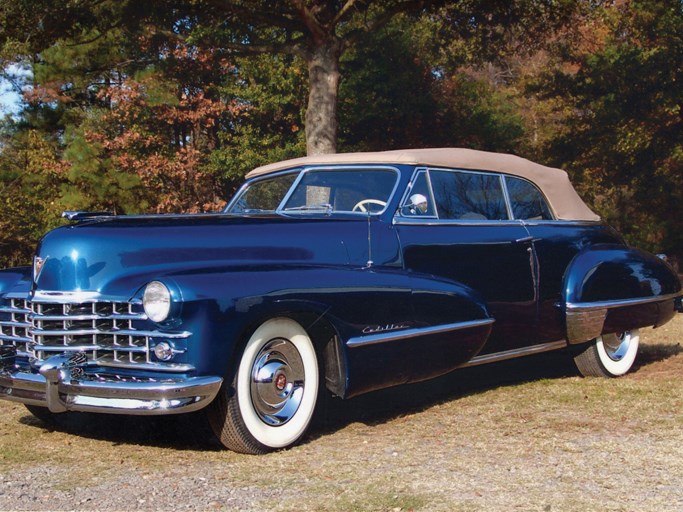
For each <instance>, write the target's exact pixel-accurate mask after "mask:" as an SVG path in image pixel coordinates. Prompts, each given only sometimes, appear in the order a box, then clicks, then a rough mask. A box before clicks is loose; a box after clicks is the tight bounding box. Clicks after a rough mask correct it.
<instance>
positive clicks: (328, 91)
mask: <svg viewBox="0 0 683 512" xmlns="http://www.w3.org/2000/svg"><path fill="white" fill-rule="evenodd" d="M341 49H342V44H341V42H340V41H339V40H337V39H336V38H334V37H333V38H330V39H326V40H323V41H317V42H316V43H314V45H313V48H311V49H310V50H309V52H308V54H307V55H306V62H307V64H308V78H309V83H310V88H311V89H310V92H309V94H308V107H307V108H306V152H307V153H308V154H309V155H320V154H324V153H336V152H337V92H338V90H339V57H340V55H341Z"/></svg>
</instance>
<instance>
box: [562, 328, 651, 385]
mask: <svg viewBox="0 0 683 512" xmlns="http://www.w3.org/2000/svg"><path fill="white" fill-rule="evenodd" d="M639 344H640V335H639V332H638V330H637V329H635V330H632V331H625V332H623V333H619V334H605V335H602V336H599V337H597V338H596V339H595V340H593V341H592V342H591V343H589V344H588V345H587V346H585V347H583V348H582V349H581V350H580V351H579V352H578V353H577V354H576V355H575V357H574V362H575V363H576V367H577V368H578V369H579V372H581V374H582V375H584V376H586V377H620V376H621V375H624V374H626V373H627V372H628V371H629V370H630V369H631V367H632V366H633V363H634V362H635V360H636V356H637V355H638V346H639Z"/></svg>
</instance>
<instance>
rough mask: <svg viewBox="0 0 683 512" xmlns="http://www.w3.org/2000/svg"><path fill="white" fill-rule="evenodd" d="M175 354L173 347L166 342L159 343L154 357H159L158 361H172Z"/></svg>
mask: <svg viewBox="0 0 683 512" xmlns="http://www.w3.org/2000/svg"><path fill="white" fill-rule="evenodd" d="M173 354H174V350H173V347H172V346H171V345H169V344H168V343H166V342H165V341H162V342H161V343H157V346H156V347H154V355H155V356H157V359H159V360H161V361H170V360H171V359H173Z"/></svg>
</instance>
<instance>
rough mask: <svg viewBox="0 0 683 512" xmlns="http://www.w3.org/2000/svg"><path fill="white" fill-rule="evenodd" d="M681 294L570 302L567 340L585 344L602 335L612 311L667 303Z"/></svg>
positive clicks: (567, 319)
mask: <svg viewBox="0 0 683 512" xmlns="http://www.w3.org/2000/svg"><path fill="white" fill-rule="evenodd" d="M680 296H681V294H680V293H670V294H667V295H656V296H654V297H638V298H635V299H619V300H603V301H598V302H568V303H567V304H566V322H567V340H568V341H569V343H570V344H572V345H574V344H577V343H583V342H585V341H589V340H592V339H593V338H597V337H598V336H600V335H601V334H602V328H603V326H604V325H605V319H606V318H607V312H608V311H609V310H610V309H616V308H623V307H629V306H640V305H643V304H654V303H657V302H666V301H668V300H675V299H677V298H678V297H680Z"/></svg>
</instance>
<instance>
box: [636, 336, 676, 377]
mask: <svg viewBox="0 0 683 512" xmlns="http://www.w3.org/2000/svg"><path fill="white" fill-rule="evenodd" d="M681 353H683V347H681V345H680V343H677V344H676V345H657V344H653V345H650V344H647V343H644V344H641V345H640V347H639V348H638V357H637V358H636V360H635V362H634V363H633V368H632V370H631V371H633V372H637V371H638V370H640V369H641V368H643V367H646V366H648V365H651V364H652V363H657V362H660V361H665V360H667V359H669V358H671V357H674V356H677V355H678V354H681Z"/></svg>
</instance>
